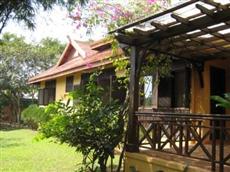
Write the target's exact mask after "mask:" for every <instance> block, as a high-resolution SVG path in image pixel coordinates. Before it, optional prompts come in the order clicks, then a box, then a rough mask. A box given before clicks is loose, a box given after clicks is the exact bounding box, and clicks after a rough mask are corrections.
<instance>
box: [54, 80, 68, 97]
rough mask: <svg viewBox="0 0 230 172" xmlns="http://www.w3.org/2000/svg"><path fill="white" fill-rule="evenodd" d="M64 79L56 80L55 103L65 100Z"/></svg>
mask: <svg viewBox="0 0 230 172" xmlns="http://www.w3.org/2000/svg"><path fill="white" fill-rule="evenodd" d="M65 87H66V77H65V76H64V77H59V78H57V79H56V101H58V100H62V99H65Z"/></svg>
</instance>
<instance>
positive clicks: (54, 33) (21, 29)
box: [3, 0, 181, 43]
mask: <svg viewBox="0 0 230 172" xmlns="http://www.w3.org/2000/svg"><path fill="white" fill-rule="evenodd" d="M179 1H181V0H173V3H174V4H176V3H178V2H179ZM35 22H36V28H35V30H33V31H31V30H29V29H27V27H26V26H24V25H23V23H17V22H15V21H10V22H9V23H8V25H7V26H6V27H5V28H4V29H3V33H5V32H10V33H15V34H17V35H20V36H24V37H25V38H26V41H27V42H39V41H40V40H41V39H42V38H46V37H52V38H57V39H58V40H60V41H61V42H63V43H67V42H68V38H67V36H70V37H71V38H73V39H76V40H81V41H84V40H88V39H89V38H91V39H93V40H98V39H100V38H102V37H103V35H105V34H106V33H105V31H104V30H103V29H101V28H99V29H98V28H97V29H94V30H96V31H95V32H94V33H93V34H92V35H90V36H89V35H85V34H84V33H85V30H84V29H80V30H79V29H76V27H75V26H74V24H73V23H72V20H71V19H69V18H68V12H67V10H65V9H64V8H61V7H58V6H55V7H54V8H53V10H52V11H48V12H47V11H46V12H44V11H42V10H39V12H38V15H37V16H36V19H35Z"/></svg>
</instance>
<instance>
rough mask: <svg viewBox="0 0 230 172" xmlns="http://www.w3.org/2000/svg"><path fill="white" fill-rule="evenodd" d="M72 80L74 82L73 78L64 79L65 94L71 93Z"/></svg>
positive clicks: (72, 87)
mask: <svg viewBox="0 0 230 172" xmlns="http://www.w3.org/2000/svg"><path fill="white" fill-rule="evenodd" d="M73 80H74V77H73V76H68V77H66V88H65V91H66V92H70V91H73V89H74V85H73Z"/></svg>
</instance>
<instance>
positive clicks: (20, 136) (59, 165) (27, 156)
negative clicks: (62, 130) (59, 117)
mask: <svg viewBox="0 0 230 172" xmlns="http://www.w3.org/2000/svg"><path fill="white" fill-rule="evenodd" d="M35 135H36V131H33V130H30V129H12V130H4V131H0V172H74V171H76V169H77V164H80V163H81V161H82V155H81V153H79V152H76V151H75V150H74V148H71V147H69V146H68V145H66V144H62V145H60V144H58V143H54V142H51V141H50V140H41V141H36V140H35V139H34V137H35ZM118 159H119V156H115V159H114V161H113V163H114V165H115V166H116V165H117V164H118ZM108 164H110V162H108Z"/></svg>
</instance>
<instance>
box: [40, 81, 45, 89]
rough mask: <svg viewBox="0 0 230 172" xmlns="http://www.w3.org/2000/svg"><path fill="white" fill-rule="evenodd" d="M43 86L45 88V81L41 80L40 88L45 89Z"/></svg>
mask: <svg viewBox="0 0 230 172" xmlns="http://www.w3.org/2000/svg"><path fill="white" fill-rule="evenodd" d="M43 88H45V81H41V82H40V89H43Z"/></svg>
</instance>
